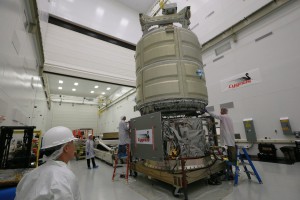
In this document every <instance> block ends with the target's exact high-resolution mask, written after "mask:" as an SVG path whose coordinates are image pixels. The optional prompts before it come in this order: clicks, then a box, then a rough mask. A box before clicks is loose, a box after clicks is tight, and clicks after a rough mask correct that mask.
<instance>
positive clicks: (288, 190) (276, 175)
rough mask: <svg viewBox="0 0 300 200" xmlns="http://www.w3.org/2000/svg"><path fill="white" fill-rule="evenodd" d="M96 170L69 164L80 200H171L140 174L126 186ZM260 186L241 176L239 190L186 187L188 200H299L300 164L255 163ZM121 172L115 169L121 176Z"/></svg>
mask: <svg viewBox="0 0 300 200" xmlns="http://www.w3.org/2000/svg"><path fill="white" fill-rule="evenodd" d="M96 162H97V164H98V165H99V168H98V169H92V170H88V169H87V167H86V161H85V160H80V161H72V162H71V163H70V167H71V169H72V170H73V172H74V173H75V174H76V176H77V178H78V180H79V185H80V192H81V196H82V199H84V200H107V199H109V200H118V199H120V200H146V199H147V200H170V199H184V198H183V196H182V197H179V198H175V197H173V195H172V192H171V190H172V188H173V187H172V186H170V185H168V184H165V183H162V182H160V181H156V180H150V179H148V178H147V177H146V176H144V175H142V174H139V175H138V177H137V178H130V180H129V183H128V184H127V183H126V182H125V181H124V179H117V180H115V181H114V182H112V180H111V177H112V172H113V168H112V167H111V166H109V165H107V164H106V163H103V162H101V161H100V160H96ZM254 164H255V166H256V168H257V170H258V171H259V173H260V175H261V178H262V180H263V184H258V182H257V180H256V179H255V177H253V178H252V179H253V180H251V181H249V180H248V179H247V176H246V174H245V173H244V172H241V175H240V178H239V184H238V186H236V187H234V186H233V181H223V182H222V185H218V186H211V185H207V184H206V181H204V180H203V181H198V182H196V183H193V184H190V185H189V187H188V195H189V196H188V197H189V199H190V200H198V199H199V200H200V199H202V200H203V199H205V200H220V199H222V200H241V199H243V200H245V199H249V200H250V199H253V200H265V199H266V200H267V199H270V200H299V199H300V162H298V163H295V164H293V165H286V164H274V163H266V162H254ZM121 171H122V169H120V168H119V169H118V172H121Z"/></svg>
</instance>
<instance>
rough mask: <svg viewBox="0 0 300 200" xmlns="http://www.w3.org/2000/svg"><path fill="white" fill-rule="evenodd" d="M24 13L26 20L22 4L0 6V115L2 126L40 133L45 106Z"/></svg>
mask: <svg viewBox="0 0 300 200" xmlns="http://www.w3.org/2000/svg"><path fill="white" fill-rule="evenodd" d="M25 13H26V16H29V15H28V12H27V10H26V7H25V2H24V1H18V0H11V1H8V0H5V1H1V2H0V25H1V27H2V28H1V29H0V35H1V37H0V44H1V45H0V115H2V116H5V118H6V120H5V121H4V122H3V123H1V126H3V125H9V126H19V125H33V126H36V127H37V128H36V129H38V130H42V131H43V130H44V113H45V111H46V110H47V104H46V101H45V95H44V91H43V88H42V83H41V80H40V77H39V76H38V70H39V64H38V56H37V51H36V46H35V43H34V41H33V35H32V34H31V33H28V32H27V31H26V30H25V24H26V21H27V17H26V16H25ZM8 19H9V20H8Z"/></svg>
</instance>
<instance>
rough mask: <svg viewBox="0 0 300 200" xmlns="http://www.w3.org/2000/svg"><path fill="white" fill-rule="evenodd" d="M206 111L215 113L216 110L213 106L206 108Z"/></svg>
mask: <svg viewBox="0 0 300 200" xmlns="http://www.w3.org/2000/svg"><path fill="white" fill-rule="evenodd" d="M206 110H207V111H208V112H214V111H215V108H214V107H213V106H207V107H206Z"/></svg>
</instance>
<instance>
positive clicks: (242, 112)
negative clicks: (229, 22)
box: [203, 1, 300, 155]
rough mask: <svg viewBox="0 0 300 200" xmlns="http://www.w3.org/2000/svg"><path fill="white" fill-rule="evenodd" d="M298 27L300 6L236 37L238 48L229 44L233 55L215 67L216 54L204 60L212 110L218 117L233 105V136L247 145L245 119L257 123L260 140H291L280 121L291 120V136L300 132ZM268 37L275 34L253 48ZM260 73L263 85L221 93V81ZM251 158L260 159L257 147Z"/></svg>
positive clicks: (293, 5) (210, 53)
mask: <svg viewBox="0 0 300 200" xmlns="http://www.w3.org/2000/svg"><path fill="white" fill-rule="evenodd" d="M299 27H300V2H299V1H295V2H293V3H291V4H289V5H287V6H286V7H284V8H282V9H280V10H279V11H278V12H276V13H273V14H272V15H270V16H268V18H266V19H264V20H261V21H260V22H259V23H256V24H255V25H253V26H251V27H248V28H247V29H246V30H244V31H243V32H241V33H240V34H238V36H237V38H238V40H237V43H233V42H232V41H231V40H228V41H230V42H231V44H232V45H231V46H232V49H230V50H229V51H226V52H225V53H224V54H222V55H223V56H224V58H223V59H220V60H218V61H215V62H214V61H213V60H214V59H215V58H217V56H216V55H215V53H214V48H213V49H212V50H210V51H208V52H206V53H205V54H204V55H203V62H204V63H205V64H206V67H205V74H206V79H207V88H208V96H209V105H210V106H214V107H215V111H216V112H217V113H219V110H220V109H219V106H220V104H222V103H226V102H233V103H234V108H233V109H230V110H229V112H230V115H231V116H232V118H233V121H234V127H235V132H236V133H240V134H241V136H242V138H243V139H246V136H245V131H244V128H243V119H245V118H253V119H254V124H255V130H256V133H257V139H264V138H265V137H267V138H268V139H281V140H290V139H293V138H294V136H288V135H284V134H283V132H282V129H281V126H280V122H279V118H280V117H289V119H290V123H291V127H292V129H293V131H299V130H300V124H299V118H300V107H299V106H298V102H299V101H300V93H299V91H300V82H299V81H298V80H299V79H298V75H299V73H300V68H299V62H300V57H299V55H298V54H299V51H300V41H299V39H298V37H299V35H300V29H299ZM269 32H272V33H273V34H272V35H270V36H268V37H266V38H264V39H262V40H260V41H257V42H255V39H256V38H259V37H260V36H262V35H264V34H266V33H269ZM216 47H217V46H216ZM256 68H257V69H259V71H260V74H261V79H262V81H261V82H260V83H257V84H253V85H249V86H248V87H243V88H238V89H234V90H229V91H222V90H221V83H220V81H221V80H224V79H227V78H230V77H232V76H234V75H237V74H240V73H246V72H247V71H250V70H253V69H256ZM250 76H251V74H250ZM275 130H276V131H275ZM276 132H277V133H276ZM250 152H251V153H252V154H255V153H257V146H255V147H254V148H252V150H251V151H250ZM278 153H279V155H282V154H281V153H280V152H279V151H278Z"/></svg>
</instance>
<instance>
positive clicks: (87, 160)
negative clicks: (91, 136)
mask: <svg viewBox="0 0 300 200" xmlns="http://www.w3.org/2000/svg"><path fill="white" fill-rule="evenodd" d="M91 159H92V163H93V167H96V163H95V158H91ZM91 159H86V162H87V166H88V168H91V165H90V160H91Z"/></svg>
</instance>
